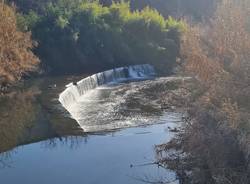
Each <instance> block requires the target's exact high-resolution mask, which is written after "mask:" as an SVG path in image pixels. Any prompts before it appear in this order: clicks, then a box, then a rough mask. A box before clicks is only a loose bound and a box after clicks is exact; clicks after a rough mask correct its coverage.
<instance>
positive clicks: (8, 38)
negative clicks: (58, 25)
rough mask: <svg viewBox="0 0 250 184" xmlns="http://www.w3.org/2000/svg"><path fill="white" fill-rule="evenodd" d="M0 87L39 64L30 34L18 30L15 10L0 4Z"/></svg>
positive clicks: (32, 69)
mask: <svg viewBox="0 0 250 184" xmlns="http://www.w3.org/2000/svg"><path fill="white" fill-rule="evenodd" d="M0 20H1V21H0V85H6V84H8V83H12V82H15V81H17V80H19V79H20V78H21V77H22V76H23V75H24V74H26V73H27V72H30V71H34V70H35V69H36V68H37V64H38V62H39V60H38V58H37V57H36V56H35V55H34V54H33V53H32V51H31V50H32V49H33V47H34V45H35V43H34V42H33V41H32V40H31V33H25V32H21V31H19V30H18V27H17V20H16V12H15V9H14V8H12V7H9V6H7V5H5V4H3V3H0Z"/></svg>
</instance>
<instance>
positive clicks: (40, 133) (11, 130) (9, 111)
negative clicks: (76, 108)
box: [0, 80, 82, 153]
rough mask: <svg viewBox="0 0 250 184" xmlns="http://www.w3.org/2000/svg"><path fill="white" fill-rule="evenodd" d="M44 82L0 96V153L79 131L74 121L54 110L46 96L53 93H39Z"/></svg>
mask: <svg viewBox="0 0 250 184" xmlns="http://www.w3.org/2000/svg"><path fill="white" fill-rule="evenodd" d="M45 82H46V83H47V81H46V80H38V81H36V83H34V81H32V84H23V85H22V86H21V87H18V88H17V89H15V92H12V93H10V94H8V95H5V96H1V97H0V153H2V152H6V151H8V150H11V149H12V148H15V147H16V146H18V145H24V144H28V143H32V142H38V141H41V140H45V139H48V138H53V137H60V136H64V135H74V134H78V135H79V134H81V133H82V132H79V131H78V130H79V127H78V125H77V123H76V122H74V121H73V120H71V119H70V118H65V117H63V116H62V115H61V114H60V113H61V112H59V110H56V104H55V102H53V98H51V96H48V95H54V96H55V97H56V94H50V93H46V95H44V94H45V93H43V94H42V93H41V90H43V89H41V88H42V86H43V85H42V84H44V83H45ZM46 85H47V84H46ZM52 92H53V91H52ZM72 132H74V133H72Z"/></svg>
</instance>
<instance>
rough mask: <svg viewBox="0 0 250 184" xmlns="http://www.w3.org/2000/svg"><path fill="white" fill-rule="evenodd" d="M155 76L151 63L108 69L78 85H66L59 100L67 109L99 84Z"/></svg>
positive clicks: (83, 80)
mask: <svg viewBox="0 0 250 184" xmlns="http://www.w3.org/2000/svg"><path fill="white" fill-rule="evenodd" d="M153 76H155V70H154V67H153V66H151V65H149V64H144V65H135V66H129V67H122V68H115V69H112V70H107V71H104V72H101V73H97V74H94V75H92V76H89V77H87V78H85V79H82V80H80V81H79V82H77V84H76V85H74V84H73V83H70V84H68V85H66V87H67V89H66V90H65V91H63V92H62V93H61V94H60V96H59V101H60V102H61V104H62V105H63V106H64V107H65V108H66V109H67V108H68V107H70V106H71V105H73V104H74V103H76V102H77V100H78V99H79V98H80V97H81V96H82V95H84V94H85V93H86V92H88V91H89V90H91V89H95V88H96V87H98V86H101V85H104V84H110V83H117V82H122V81H126V80H133V79H147V78H152V77H153Z"/></svg>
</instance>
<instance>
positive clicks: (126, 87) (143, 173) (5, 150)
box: [0, 77, 182, 184]
mask: <svg viewBox="0 0 250 184" xmlns="http://www.w3.org/2000/svg"><path fill="white" fill-rule="evenodd" d="M79 78H81V77H79ZM71 80H76V78H72V77H66V78H65V77H64V78H54V79H53V78H47V79H38V80H36V81H30V82H29V84H25V85H24V87H23V88H24V89H22V90H20V91H18V92H17V93H14V94H11V96H9V97H6V98H4V99H2V100H1V113H0V116H1V117H2V118H1V120H0V126H1V130H0V138H1V139H0V152H1V153H0V178H1V183H3V184H34V183H36V184H45V183H46V184H55V183H60V184H66V183H67V184H68V183H76V184H78V183H81V184H83V183H84V184H85V183H86V184H117V183H119V184H137V183H138V184H139V183H144V182H158V181H174V182H173V183H178V181H176V176H175V173H174V172H172V171H169V170H166V169H164V168H161V167H158V166H157V165H154V164H152V163H154V162H155V150H154V146H155V145H157V144H161V143H165V142H168V141H170V139H171V138H172V137H173V136H174V133H172V132H171V131H170V129H172V128H174V127H176V126H178V125H179V124H180V122H181V117H182V115H181V114H180V113H174V112H166V111H164V110H162V108H161V106H160V104H159V102H158V101H157V94H154V90H152V88H151V91H147V86H150V85H154V84H157V85H158V84H160V83H161V82H162V81H167V80H170V79H169V78H165V79H162V78H161V79H154V80H147V81H133V82H129V83H121V84H116V85H111V86H102V87H99V88H97V89H93V90H91V91H90V92H89V93H88V94H85V95H84V96H83V97H81V99H80V103H77V104H75V105H74V107H73V108H71V111H70V112H69V111H66V110H65V109H64V108H62V106H61V104H60V103H59V101H58V95H59V94H60V92H62V91H63V89H64V85H65V84H67V83H68V81H71ZM55 84H56V85H55ZM145 91H147V92H145ZM79 109H81V110H79ZM72 118H73V119H72ZM143 181H144V182H143Z"/></svg>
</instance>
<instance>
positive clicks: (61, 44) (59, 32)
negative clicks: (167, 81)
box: [19, 0, 182, 74]
mask: <svg viewBox="0 0 250 184" xmlns="http://www.w3.org/2000/svg"><path fill="white" fill-rule="evenodd" d="M19 23H20V25H21V26H22V28H23V29H28V30H31V31H32V34H33V38H34V40H36V41H37V42H38V47H37V48H36V49H35V53H36V54H37V55H38V56H39V58H40V59H41V61H42V66H43V67H44V68H46V69H47V71H53V73H54V74H55V73H72V72H81V73H82V72H85V73H86V72H89V73H90V72H96V71H100V70H104V69H107V68H112V67H117V66H121V65H122V66H124V65H130V64H139V63H150V64H153V65H156V66H159V68H162V66H164V65H166V66H167V67H165V68H167V69H168V71H170V70H171V69H172V66H173V65H174V62H175V59H176V57H177V55H178V50H179V39H178V38H179V37H178V35H179V31H180V29H181V27H182V23H181V22H177V21H175V20H174V19H172V18H169V19H167V20H166V19H164V18H163V17H162V16H161V15H160V14H159V13H158V12H157V11H156V10H152V9H150V8H145V9H143V10H142V11H134V12H131V11H130V7H129V4H128V3H124V2H122V3H113V4H112V5H111V6H110V7H103V6H102V5H101V4H99V3H98V2H85V1H77V0H75V1H64V0H59V1H57V2H56V3H52V2H51V3H49V4H47V5H46V8H45V10H43V13H42V14H39V13H37V12H34V11H31V12H29V14H26V15H23V16H22V17H20V18H19Z"/></svg>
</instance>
